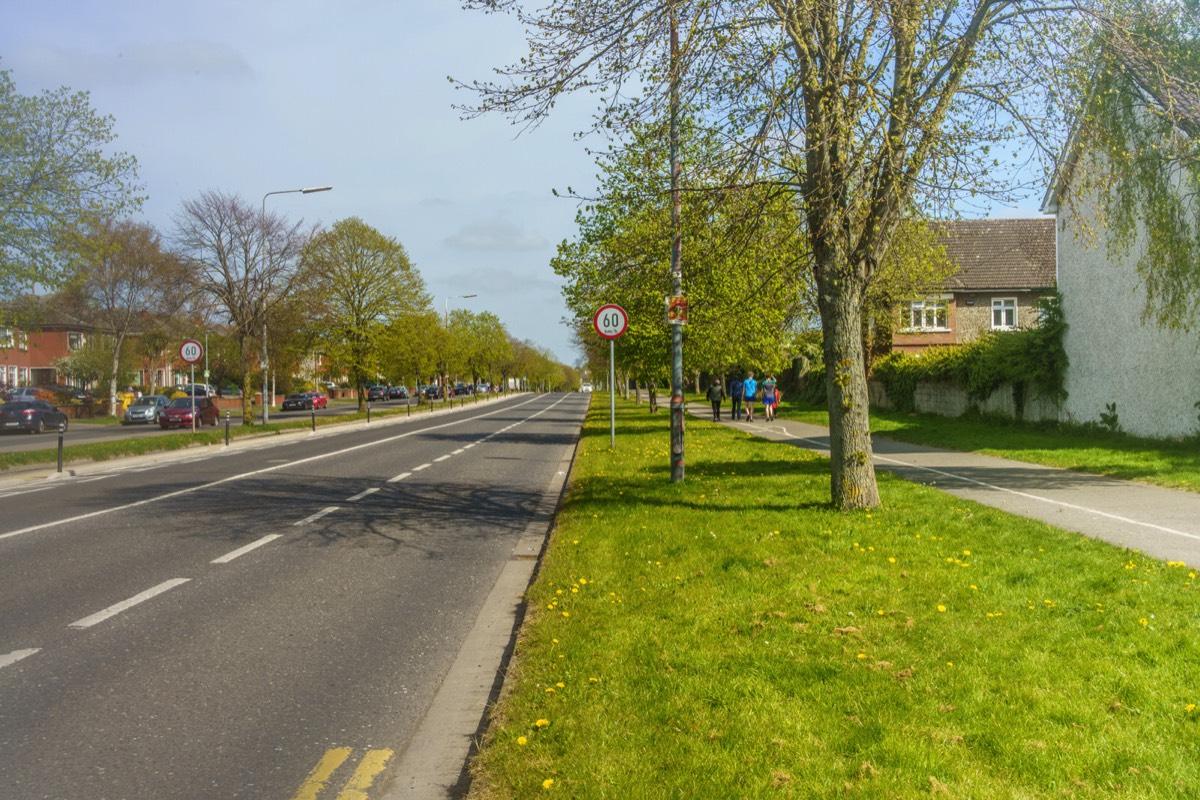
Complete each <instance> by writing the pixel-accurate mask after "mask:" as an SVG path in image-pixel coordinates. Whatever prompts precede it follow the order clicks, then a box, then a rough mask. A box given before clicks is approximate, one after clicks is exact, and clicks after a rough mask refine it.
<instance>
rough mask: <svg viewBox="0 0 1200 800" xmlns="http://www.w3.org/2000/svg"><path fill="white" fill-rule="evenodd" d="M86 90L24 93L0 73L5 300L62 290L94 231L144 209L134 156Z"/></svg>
mask: <svg viewBox="0 0 1200 800" xmlns="http://www.w3.org/2000/svg"><path fill="white" fill-rule="evenodd" d="M114 139H116V134H115V133H113V119H112V117H106V116H101V115H99V114H97V113H96V111H95V110H94V109H92V107H91V104H90V102H89V98H88V94H87V93H86V92H72V91H70V90H69V89H66V88H62V89H57V90H54V91H45V92H42V93H41V94H38V95H32V96H30V95H22V94H19V93H18V92H17V90H16V86H15V84H14V83H13V80H12V77H11V75H10V73H9V72H8V71H7V70H0V298H4V299H6V300H10V299H12V298H14V297H16V296H18V295H20V294H23V293H27V292H32V291H35V290H37V289H46V288H51V289H53V288H57V287H58V286H59V285H61V284H62V283H63V281H64V280H65V279H66V278H67V277H68V275H69V274H70V271H71V268H72V267H74V266H77V265H79V264H80V263H81V262H87V261H88V260H90V259H89V256H90V254H89V248H88V245H89V243H91V242H92V241H93V240H92V239H90V238H89V236H88V232H89V228H90V227H91V226H92V225H93V224H95V223H96V222H98V221H100V220H106V219H116V218H120V217H123V216H125V215H126V214H128V213H130V212H132V211H134V210H136V209H137V208H139V207H140V205H141V202H142V198H141V197H140V196H139V195H138V192H139V191H140V189H141V186H140V185H139V184H138V183H137V161H136V159H134V157H133V156H131V155H127V154H125V153H111V152H109V151H108V145H109V144H111V143H112V142H113V140H114Z"/></svg>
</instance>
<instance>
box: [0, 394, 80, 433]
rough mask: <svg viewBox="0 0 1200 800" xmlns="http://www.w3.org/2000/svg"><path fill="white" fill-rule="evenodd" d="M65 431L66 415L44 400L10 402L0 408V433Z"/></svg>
mask: <svg viewBox="0 0 1200 800" xmlns="http://www.w3.org/2000/svg"><path fill="white" fill-rule="evenodd" d="M60 427H61V428H62V429H63V430H64V431H65V430H66V429H67V415H66V414H65V413H63V412H62V411H59V410H58V407H57V406H55V405H53V404H52V403H49V402H47V401H46V400H10V401H9V402H7V403H5V404H4V405H2V406H0V431H3V432H4V433H10V432H15V431H27V432H29V433H43V432H44V431H46V430H56V429H58V428H60Z"/></svg>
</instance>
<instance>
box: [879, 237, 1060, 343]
mask: <svg viewBox="0 0 1200 800" xmlns="http://www.w3.org/2000/svg"><path fill="white" fill-rule="evenodd" d="M934 228H935V230H936V231H937V232H938V240H939V242H940V243H941V244H942V245H943V246H944V247H945V250H946V256H947V258H948V259H949V260H950V262H951V263H952V264H953V265H954V266H955V270H954V272H953V273H951V275H950V277H949V278H947V279H946V281H945V282H944V283H943V284H942V285H941V286H938V287H934V288H933V289H932V290H931V291H930V292H928V293H927V294H925V295H924V296H922V297H917V298H914V299H912V300H909V301H906V302H905V303H903V304H901V307H900V319H899V323H898V324H897V326H896V330H895V333H894V334H893V336H892V349H893V350H897V351H902V352H918V351H920V350H923V349H925V348H926V347H931V346H934V345H956V344H963V343H965V342H969V341H971V340H973V339H976V338H978V337H979V336H980V335H981V334H983V333H984V332H987V331H1009V330H1018V329H1022V328H1030V327H1035V326H1036V325H1037V324H1038V321H1039V319H1040V317H1039V313H1038V307H1037V305H1038V301H1039V300H1040V299H1041V298H1042V297H1044V296H1045V295H1047V294H1048V293H1051V292H1053V291H1054V289H1055V264H1054V257H1055V251H1054V220H1053V219H1052V218H1049V217H1044V218H1033V219H969V220H947V221H942V222H937V223H934Z"/></svg>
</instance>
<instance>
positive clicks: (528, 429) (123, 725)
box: [0, 394, 587, 800]
mask: <svg viewBox="0 0 1200 800" xmlns="http://www.w3.org/2000/svg"><path fill="white" fill-rule="evenodd" d="M586 402H587V398H586V396H584V395H579V394H575V395H539V396H528V395H526V396H518V397H516V398H513V399H510V400H504V401H500V402H496V401H493V402H491V403H486V404H484V403H481V404H479V405H478V406H468V407H467V408H465V409H462V410H460V411H456V412H454V413H453V414H435V415H430V416H429V417H419V416H414V417H413V418H412V419H411V420H409V419H405V418H401V419H399V420H396V421H393V422H391V423H388V424H378V423H376V424H373V425H370V426H367V425H357V426H354V428H353V429H352V430H343V431H340V432H337V433H329V432H322V433H319V434H317V435H307V434H300V435H295V436H290V437H272V440H261V441H259V442H255V443H247V444H245V445H243V446H238V447H231V448H205V449H203V450H199V451H188V452H187V453H185V454H183V455H182V456H179V457H176V458H173V459H165V460H163V459H157V460H152V459H138V460H131V461H127V462H121V463H118V464H114V465H98V466H97V467H96V468H95V469H94V470H91V469H89V470H87V471H80V472H77V474H76V475H75V476H74V477H68V478H65V479H61V480H42V481H32V482H28V483H23V484H20V485H17V484H9V485H8V486H6V487H4V488H0V503H2V506H0V507H2V508H3V509H4V513H3V515H2V517H0V796H2V797H4V798H6V800H27V799H29V800H33V799H34V798H55V799H56V800H74V799H75V798H79V800H105V799H109V798H112V799H115V798H129V799H131V800H132V799H136V798H198V799H199V798H204V800H213V799H214V798H256V800H257V799H260V798H282V799H283V800H289V799H290V798H296V799H297V800H299V798H309V800H311V799H312V798H316V800H321V798H326V797H328V798H334V797H338V796H345V797H357V798H367V797H382V796H383V795H384V793H385V792H386V791H387V789H388V785H389V782H390V781H393V780H394V779H395V776H394V775H393V772H394V771H395V770H396V765H397V764H398V763H400V762H401V761H403V755H404V752H405V750H406V748H407V747H408V746H409V745H410V743H411V741H412V738H413V735H414V732H415V731H417V730H418V729H419V726H422V725H423V724H424V725H426V727H427V726H428V720H427V719H426V717H427V716H428V715H427V711H428V710H429V709H430V708H431V707H433V708H442V707H444V706H445V698H446V695H447V694H448V693H449V694H453V693H454V691H455V688H456V687H455V686H454V685H447V684H448V683H449V684H453V683H454V680H452V681H444V677H445V676H446V675H447V674H448V673H450V674H452V675H457V674H458V673H456V672H453V671H452V670H454V669H457V664H458V662H456V656H458V655H459V654H460V652H461V651H462V650H463V649H464V642H466V641H468V639H470V637H471V635H472V631H473V630H474V629H476V628H478V625H477V621H478V620H479V619H480V618H482V616H483V615H484V613H486V610H487V609H486V608H485V606H486V605H487V603H488V600H487V598H488V597H489V594H494V589H495V587H496V586H497V584H498V579H499V578H500V577H501V576H502V574H508V573H507V572H506V567H507V566H508V565H510V564H511V563H512V562H513V560H514V558H515V556H514V552H515V551H516V550H517V549H518V547H519V546H520V545H522V543H523V544H524V547H525V548H526V549H529V542H528V539H529V531H530V529H531V525H533V523H534V522H535V521H536V519H537V518H538V517H539V515H540V516H541V517H543V519H542V523H543V524H544V522H545V519H544V517H545V516H546V514H545V511H546V508H547V504H548V502H549V504H550V505H551V506H552V505H553V503H554V502H555V501H556V499H557V491H558V488H559V487H561V485H562V480H563V477H564V472H565V469H566V466H567V465H568V464H569V459H570V457H571V454H572V453H573V451H574V445H575V441H576V439H577V436H578V432H579V427H580V423H581V420H582V417H583V413H584V409H585V407H586ZM525 558H527V559H528V560H530V561H531V560H532V558H531V557H529V556H525ZM521 588H523V587H521ZM501 633H503V634H504V636H503V637H502V638H504V639H507V636H508V634H509V633H511V630H510V631H501ZM472 658H474V654H472ZM461 660H462V659H459V661H461ZM491 671H492V674H493V675H494V667H492V668H491ZM455 680H460V679H458V678H456V679H455ZM471 713H472V712H467V718H468V720H469V719H470V714H471ZM473 713H474V714H475V715H476V716H475V721H476V723H477V722H478V721H479V719H480V716H479V715H480V714H481V713H482V712H481V710H476V711H475V712H473ZM460 715H461V714H460ZM422 729H423V728H422ZM472 732H473V731H466V732H462V731H458V732H451V733H450V734H443V735H449V736H450V737H451V742H452V743H457V746H460V747H461V748H462V753H461V755H462V756H465V755H466V751H465V748H466V746H467V745H468V744H469V741H470V739H469V736H470V733H472ZM442 755H443V761H445V760H446V759H445V758H444V756H445V754H444V753H443V754H442ZM452 761H453V760H452ZM461 762H462V758H458V761H457V765H458V766H459V767H460V766H461ZM406 770H407V771H406V772H405V779H406V780H415V778H413V777H412V775H411V774H410V773H411V771H412V770H411V765H410V766H409V767H406ZM455 777H457V776H456V775H452V776H451V782H452V779H453V778H455ZM427 783H428V782H427ZM445 784H446V781H445V780H442V785H445ZM414 785H415V784H414ZM343 792H345V793H346V794H344V795H342V794H341V793H343ZM354 792H361V794H354Z"/></svg>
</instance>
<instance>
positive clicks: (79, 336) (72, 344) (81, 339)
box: [67, 331, 87, 353]
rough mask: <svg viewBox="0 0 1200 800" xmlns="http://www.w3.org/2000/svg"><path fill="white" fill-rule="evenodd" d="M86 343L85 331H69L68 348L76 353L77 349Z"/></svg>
mask: <svg viewBox="0 0 1200 800" xmlns="http://www.w3.org/2000/svg"><path fill="white" fill-rule="evenodd" d="M85 344H87V337H86V336H85V335H84V334H83V333H80V332H77V331H67V350H69V351H70V352H72V353H74V352H75V351H76V350H80V349H82V348H83V346H84V345H85Z"/></svg>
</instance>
